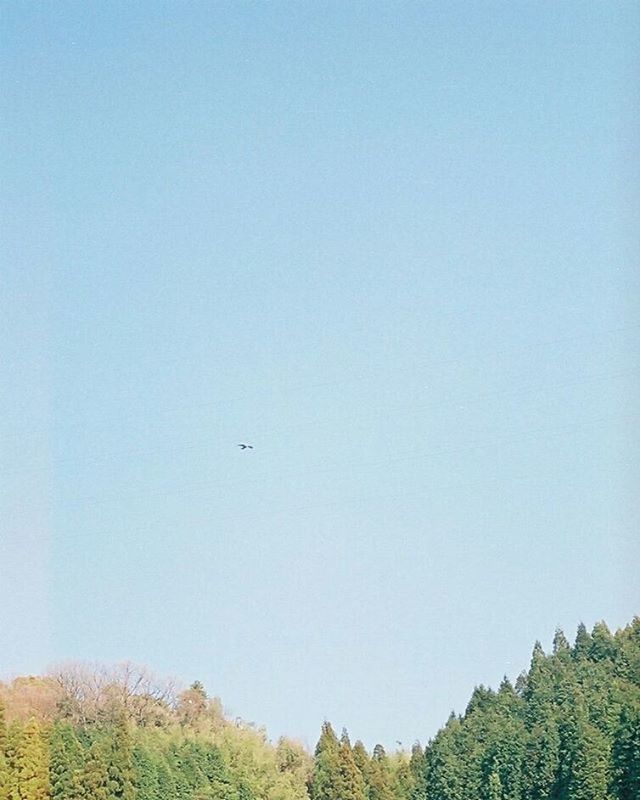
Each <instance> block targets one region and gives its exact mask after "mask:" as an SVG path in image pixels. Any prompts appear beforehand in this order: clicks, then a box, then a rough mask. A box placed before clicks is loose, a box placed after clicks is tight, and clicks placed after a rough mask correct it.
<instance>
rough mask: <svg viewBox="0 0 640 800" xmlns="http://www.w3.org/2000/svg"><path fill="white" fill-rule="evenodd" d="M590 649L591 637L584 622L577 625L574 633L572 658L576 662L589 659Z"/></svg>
mask: <svg viewBox="0 0 640 800" xmlns="http://www.w3.org/2000/svg"><path fill="white" fill-rule="evenodd" d="M590 649H591V636H590V635H589V632H588V631H587V628H586V625H585V624H584V622H581V623H580V624H579V625H578V631H577V633H576V641H575V644H574V645H573V657H574V659H575V660H576V661H581V660H584V659H586V658H589V651H590Z"/></svg>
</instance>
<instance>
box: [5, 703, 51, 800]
mask: <svg viewBox="0 0 640 800" xmlns="http://www.w3.org/2000/svg"><path fill="white" fill-rule="evenodd" d="M15 770H16V784H15V787H14V797H15V800H49V796H50V793H49V749H48V747H47V743H46V741H45V739H44V735H43V733H42V728H41V726H40V723H39V722H38V721H37V720H36V719H34V718H31V719H30V720H29V721H28V722H27V724H26V725H25V727H24V730H23V732H22V736H21V737H20V740H19V742H18V746H17V748H16V761H15ZM12 800H13V798H12Z"/></svg>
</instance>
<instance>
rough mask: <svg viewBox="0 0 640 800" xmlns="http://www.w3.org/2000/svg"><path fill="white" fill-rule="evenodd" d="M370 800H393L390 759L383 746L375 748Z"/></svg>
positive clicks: (370, 776) (371, 770) (371, 771)
mask: <svg viewBox="0 0 640 800" xmlns="http://www.w3.org/2000/svg"><path fill="white" fill-rule="evenodd" d="M369 798H370V800H393V789H392V781H391V770H390V767H389V759H388V758H387V754H386V752H385V749H384V747H383V746H382V745H381V744H377V745H376V746H375V747H374V748H373V754H372V756H371V766H370V769H369Z"/></svg>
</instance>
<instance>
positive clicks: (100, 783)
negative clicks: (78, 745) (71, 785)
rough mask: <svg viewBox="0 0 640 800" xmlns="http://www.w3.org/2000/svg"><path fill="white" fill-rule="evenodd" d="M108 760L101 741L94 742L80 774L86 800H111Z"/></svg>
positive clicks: (83, 795)
mask: <svg viewBox="0 0 640 800" xmlns="http://www.w3.org/2000/svg"><path fill="white" fill-rule="evenodd" d="M107 758H108V756H107V753H106V747H105V746H104V745H103V743H102V742H100V741H99V740H97V739H96V740H94V741H93V742H92V743H91V745H90V747H89V751H88V753H87V757H86V760H85V763H84V766H83V769H82V772H81V773H80V787H81V792H82V797H84V798H85V800H111V797H110V795H109V766H108V761H107Z"/></svg>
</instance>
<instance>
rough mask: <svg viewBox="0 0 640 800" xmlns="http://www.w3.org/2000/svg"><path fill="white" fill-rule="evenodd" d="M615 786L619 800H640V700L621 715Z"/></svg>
mask: <svg viewBox="0 0 640 800" xmlns="http://www.w3.org/2000/svg"><path fill="white" fill-rule="evenodd" d="M612 760H613V785H614V788H615V794H616V798H617V799H618V800H638V798H640V698H639V699H638V701H637V705H636V706H635V707H630V708H625V709H624V710H623V712H622V714H621V715H620V720H619V724H618V729H617V734H616V739H615V742H614V746H613V758H612Z"/></svg>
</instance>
